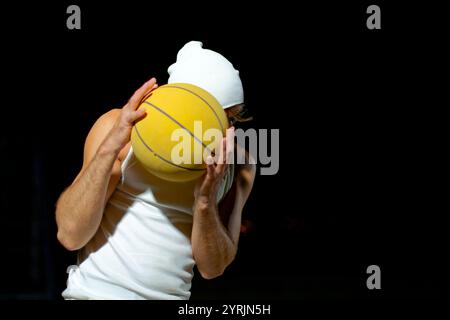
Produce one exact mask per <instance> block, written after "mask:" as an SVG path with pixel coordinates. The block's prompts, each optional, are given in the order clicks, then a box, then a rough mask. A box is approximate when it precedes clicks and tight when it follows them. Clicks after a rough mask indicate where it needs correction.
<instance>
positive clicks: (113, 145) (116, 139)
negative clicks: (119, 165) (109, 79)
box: [103, 78, 158, 154]
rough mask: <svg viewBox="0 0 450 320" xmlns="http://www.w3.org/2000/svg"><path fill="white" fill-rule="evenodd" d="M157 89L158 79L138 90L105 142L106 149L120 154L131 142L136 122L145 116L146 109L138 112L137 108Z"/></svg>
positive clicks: (148, 82) (121, 112)
mask: <svg viewBox="0 0 450 320" xmlns="http://www.w3.org/2000/svg"><path fill="white" fill-rule="evenodd" d="M157 87H158V84H157V83H156V79H155V78H151V79H150V80H149V81H147V82H146V83H144V84H143V85H142V86H141V87H140V88H139V89H138V90H136V92H135V93H134V94H133V96H132V97H131V98H130V100H129V101H128V103H127V104H126V105H125V106H124V107H123V108H122V109H121V111H120V116H119V117H118V118H117V120H116V122H115V123H114V125H113V127H112V128H111V131H110V132H109V134H108V136H107V137H106V138H105V141H104V142H103V147H104V148H106V149H107V150H109V151H112V152H114V153H116V154H118V153H119V152H120V150H122V148H123V147H125V145H126V144H127V143H128V142H129V141H130V136H131V129H132V128H133V125H134V123H135V121H137V120H139V119H142V118H143V117H144V116H145V109H139V110H137V108H138V107H139V106H140V104H141V102H142V100H143V99H144V98H145V97H146V96H147V95H148V94H149V93H150V92H151V91H152V90H154V89H156V88H157Z"/></svg>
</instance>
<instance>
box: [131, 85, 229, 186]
mask: <svg viewBox="0 0 450 320" xmlns="http://www.w3.org/2000/svg"><path fill="white" fill-rule="evenodd" d="M139 108H145V110H146V116H145V118H144V119H142V120H140V121H138V122H136V124H135V126H134V127H133V130H132V132H131V145H132V148H133V152H134V154H135V156H136V158H137V159H138V160H139V161H140V162H141V163H142V165H143V166H144V167H145V168H146V169H147V170H148V171H149V172H150V173H151V174H153V175H155V176H157V177H159V178H161V179H165V180H169V181H177V182H184V181H190V180H193V179H196V178H199V177H200V176H201V175H203V174H204V173H205V170H206V164H205V163H204V159H205V158H204V154H205V152H206V153H209V152H217V151H216V150H217V149H216V148H217V147H218V146H219V143H220V140H219V138H218V134H220V137H224V136H225V133H226V129H227V128H228V120H227V116H226V114H225V111H224V110H223V108H222V106H221V105H220V103H219V102H218V101H217V100H216V99H215V98H214V97H213V96H212V95H211V94H210V93H208V92H207V91H205V90H203V89H201V88H199V87H197V86H194V85H191V84H186V83H172V84H166V85H164V86H161V87H159V88H157V89H156V90H154V91H152V92H151V94H150V95H149V96H148V97H147V98H146V99H145V101H144V102H142V103H141V105H140V106H139ZM209 129H215V130H209ZM208 132H209V133H211V132H217V134H216V135H215V136H214V135H211V134H208Z"/></svg>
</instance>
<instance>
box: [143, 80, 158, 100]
mask: <svg viewBox="0 0 450 320" xmlns="http://www.w3.org/2000/svg"><path fill="white" fill-rule="evenodd" d="M157 88H158V84H157V83H155V84H154V86H153V88H151V89H150V90H149V91H148V92H147V93H146V94H145V96H144V97H142V99H141V102H142V101H145V100H147V98H148V97H150V96H151V94H152V92H153V91H154V90H155V89H157Z"/></svg>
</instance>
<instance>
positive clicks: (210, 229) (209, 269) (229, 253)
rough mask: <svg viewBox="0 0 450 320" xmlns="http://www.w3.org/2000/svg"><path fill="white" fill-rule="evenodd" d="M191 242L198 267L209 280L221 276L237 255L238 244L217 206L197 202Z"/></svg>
mask: <svg viewBox="0 0 450 320" xmlns="http://www.w3.org/2000/svg"><path fill="white" fill-rule="evenodd" d="M191 241H192V249H193V255H194V258H195V261H196V264H197V267H198V269H199V271H200V273H201V274H202V276H203V277H204V278H207V279H211V278H214V277H217V276H219V275H221V274H222V273H223V271H224V270H225V268H226V267H227V266H228V265H229V264H230V263H231V262H232V261H233V259H234V256H235V255H236V249H237V248H236V244H235V243H234V242H233V241H232V239H231V237H230V236H229V233H228V230H227V229H226V228H225V226H224V225H223V224H222V221H221V219H220V217H219V214H218V208H217V205H215V204H214V205H212V204H211V205H209V204H203V203H199V202H196V205H195V206H194V219H193V226H192V236H191Z"/></svg>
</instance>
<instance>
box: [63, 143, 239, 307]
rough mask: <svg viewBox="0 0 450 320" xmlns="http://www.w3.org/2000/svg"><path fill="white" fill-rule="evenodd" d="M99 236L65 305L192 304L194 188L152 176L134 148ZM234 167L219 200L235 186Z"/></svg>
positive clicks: (73, 272) (73, 274)
mask: <svg viewBox="0 0 450 320" xmlns="http://www.w3.org/2000/svg"><path fill="white" fill-rule="evenodd" d="M121 169H122V177H121V179H120V181H119V183H118V185H117V187H116V190H115V191H114V193H113V194H112V196H111V198H110V200H109V201H108V204H107V205H106V207H105V211H104V214H103V218H102V221H101V224H100V226H99V228H98V231H97V233H96V234H95V236H94V237H93V238H92V239H91V240H90V241H89V243H88V244H87V245H86V246H85V247H84V248H82V249H81V250H80V251H79V253H78V265H76V266H70V267H69V268H68V273H69V277H68V280H67V288H66V290H64V292H63V293H62V296H63V297H64V298H65V299H152V300H153V299H155V300H164V299H173V300H175V299H189V297H190V288H191V280H192V276H193V267H194V265H195V261H194V259H193V256H192V247H191V241H190V232H191V229H192V206H193V202H194V194H193V193H194V186H195V183H196V182H197V181H191V182H185V183H174V182H169V181H165V180H161V179H159V178H157V177H155V176H153V175H151V174H150V173H148V172H147V171H146V170H145V169H144V168H143V166H142V165H141V164H140V163H139V161H138V160H137V159H136V158H135V156H134V154H133V151H132V148H131V147H130V150H129V151H128V154H127V156H126V158H125V160H124V161H123V162H122V168H121ZM233 175H234V167H233V166H232V165H230V170H228V172H227V174H226V176H225V178H224V181H223V183H222V185H221V188H220V190H219V194H218V197H217V198H218V200H219V201H220V199H222V198H223V196H224V195H225V194H226V192H228V190H229V189H230V187H231V184H232V182H233Z"/></svg>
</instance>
